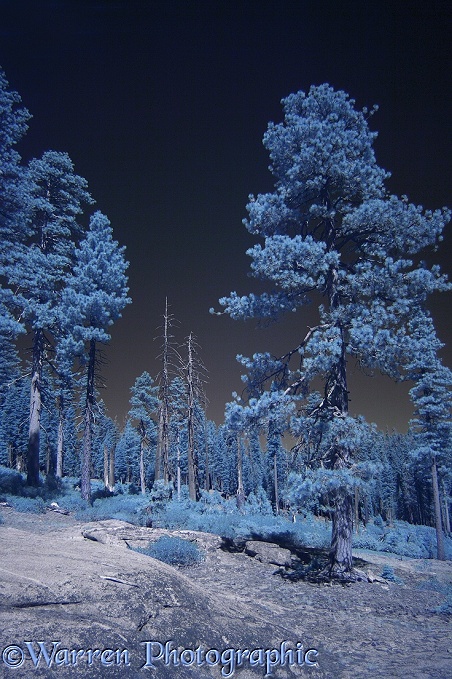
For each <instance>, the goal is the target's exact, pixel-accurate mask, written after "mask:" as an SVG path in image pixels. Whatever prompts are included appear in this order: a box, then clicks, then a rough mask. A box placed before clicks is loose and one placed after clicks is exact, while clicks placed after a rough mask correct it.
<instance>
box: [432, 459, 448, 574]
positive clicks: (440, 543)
mask: <svg viewBox="0 0 452 679" xmlns="http://www.w3.org/2000/svg"><path fill="white" fill-rule="evenodd" d="M432 485H433V503H434V505H435V527H436V551H437V555H436V558H437V559H439V560H440V561H445V559H446V554H445V551H444V534H443V527H442V524H441V504H440V500H439V486H438V470H437V467H436V457H435V455H433V456H432Z"/></svg>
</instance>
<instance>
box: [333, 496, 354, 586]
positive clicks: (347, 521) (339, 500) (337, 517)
mask: <svg viewBox="0 0 452 679" xmlns="http://www.w3.org/2000/svg"><path fill="white" fill-rule="evenodd" d="M352 529H353V504H352V499H351V497H350V495H348V494H345V493H338V494H337V496H336V501H335V512H334V514H333V530H332V536H331V550H330V564H329V573H330V576H333V577H339V578H343V577H347V575H348V574H350V572H351V571H352V570H353V557H352V549H351V545H352Z"/></svg>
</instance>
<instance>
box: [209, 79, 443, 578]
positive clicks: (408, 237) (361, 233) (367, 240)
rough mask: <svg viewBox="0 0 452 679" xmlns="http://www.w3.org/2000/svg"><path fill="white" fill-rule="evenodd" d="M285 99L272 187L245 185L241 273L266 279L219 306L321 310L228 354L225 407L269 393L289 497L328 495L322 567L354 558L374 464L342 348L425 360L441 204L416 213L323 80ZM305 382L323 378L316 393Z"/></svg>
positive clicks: (253, 406)
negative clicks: (265, 349) (294, 473)
mask: <svg viewBox="0 0 452 679" xmlns="http://www.w3.org/2000/svg"><path fill="white" fill-rule="evenodd" d="M282 103H283V107H284V121H283V122H282V123H279V124H273V123H271V124H270V125H269V126H268V130H267V133H266V134H265V136H264V145H265V147H266V148H267V149H268V151H269V154H270V159H271V165H270V170H271V172H272V174H273V176H274V179H275V188H274V191H273V192H272V193H267V194H259V195H257V196H251V197H250V201H249V203H248V205H247V210H248V219H247V220H245V226H246V228H247V229H248V231H249V232H250V233H252V234H253V235H256V236H258V237H260V238H261V239H262V243H259V244H257V245H255V246H254V247H252V248H250V249H249V250H248V252H247V254H248V255H249V256H250V257H251V260H252V261H251V272H252V274H253V275H254V276H255V277H257V278H259V279H262V280H266V281H268V282H269V284H270V286H271V289H270V291H265V292H263V293H262V294H260V295H256V294H255V293H253V292H251V293H249V294H248V295H239V294H237V293H236V292H232V293H231V294H230V296H229V297H223V298H222V299H220V304H221V306H222V307H223V308H224V311H223V313H227V314H229V315H230V316H231V317H232V318H234V319H239V318H242V319H248V318H251V317H257V318H270V319H274V318H277V317H278V316H280V315H281V314H282V313H285V312H286V311H296V310H297V309H299V308H300V307H303V306H304V305H306V304H307V303H308V302H309V301H312V300H315V301H316V303H317V304H318V320H317V322H316V324H315V325H314V326H313V327H307V328H306V330H305V331H304V332H303V331H301V333H300V337H299V338H297V340H296V341H295V343H294V345H293V346H292V347H291V348H289V350H288V352H287V353H286V354H285V355H283V356H280V357H279V358H276V357H273V356H270V354H266V353H260V354H255V355H254V356H253V357H252V359H246V358H243V357H242V356H239V357H238V359H239V361H240V362H241V363H242V365H244V366H245V367H246V369H247V372H248V374H247V375H246V377H244V378H243V379H244V381H245V384H246V388H247V392H248V396H249V399H250V400H249V403H248V405H247V406H245V407H244V408H243V409H242V412H241V413H239V411H238V409H237V406H236V405H231V406H230V412H229V415H230V419H232V417H231V416H232V415H234V416H235V417H236V419H237V418H238V416H239V415H240V419H241V420H243V419H247V420H252V419H253V417H254V419H255V420H256V419H259V418H262V416H263V414H264V413H266V414H267V421H268V422H271V421H272V419H273V416H274V411H275V410H276V408H277V406H276V402H277V401H278V400H279V402H280V405H281V408H280V410H281V412H282V413H283V417H284V411H285V418H286V424H285V428H286V429H287V428H288V427H289V426H290V428H291V433H292V434H293V435H294V436H296V437H297V438H299V449H300V450H303V451H304V461H305V464H306V469H307V471H306V473H304V472H303V473H302V474H301V475H298V477H293V479H292V489H291V494H292V496H293V498H292V499H295V500H296V502H301V503H303V502H304V501H306V500H307V499H308V498H309V496H311V497H312V496H313V495H317V497H318V496H319V494H320V495H322V494H323V495H324V496H325V498H326V499H325V500H324V504H325V506H326V505H329V508H330V509H331V510H334V521H333V534H332V545H333V550H332V561H331V564H330V566H331V568H332V569H334V568H335V567H336V565H338V566H339V568H338V570H339V572H343V571H344V570H350V568H351V527H352V500H351V491H353V490H354V489H356V490H361V491H362V492H366V489H365V488H364V486H363V482H364V480H365V481H366V482H368V481H369V475H370V472H371V469H370V467H368V468H367V469H363V462H364V461H363V460H361V461H360V462H359V463H357V462H355V459H356V457H357V453H358V451H359V449H360V446H359V444H360V438H362V433H361V430H362V429H363V426H362V423H361V422H359V421H356V422H353V420H352V418H351V417H350V416H349V414H348V403H349V392H348V386H347V355H351V356H353V357H355V358H356V359H358V360H359V362H360V364H361V365H364V366H368V367H370V368H372V369H374V368H377V369H379V370H380V371H382V372H384V373H386V374H387V375H389V376H391V377H393V378H396V379H407V378H411V379H412V378H413V367H414V364H415V363H416V360H417V358H416V357H420V360H421V361H422V360H428V356H424V355H423V347H424V346H425V343H426V342H428V341H430V340H431V336H430V335H429V336H427V335H428V333H427V331H426V325H427V323H425V324H424V325H422V324H419V323H418V321H417V319H419V318H421V317H422V318H424V319H427V320H429V319H430V316H429V314H428V312H427V311H426V309H425V302H426V299H427V297H428V295H430V294H431V293H433V292H436V291H444V290H449V289H450V287H451V286H450V285H449V284H448V283H447V281H446V278H445V277H444V276H443V275H442V274H441V272H440V270H439V267H437V266H432V267H427V266H426V265H425V264H424V263H423V262H422V260H421V259H420V255H421V253H422V252H423V250H425V248H432V247H435V246H436V245H437V244H438V242H439V241H440V240H441V239H442V232H443V229H444V227H445V225H446V224H447V223H448V221H449V220H450V211H449V210H448V209H446V208H443V209H442V210H436V211H434V212H432V211H428V210H427V211H425V210H423V208H421V207H419V206H415V205H412V204H410V203H409V201H408V199H407V198H406V197H405V196H404V197H402V198H398V197H396V196H391V195H389V193H388V191H387V189H386V187H385V180H386V179H387V177H388V176H389V175H388V173H387V172H385V171H384V170H383V169H381V168H380V167H379V166H378V165H377V162H376V158H375V154H374V151H373V142H374V139H375V137H376V133H375V132H371V131H370V129H369V125H368V118H369V111H368V110H367V109H363V110H362V111H359V110H357V109H356V108H355V102H354V100H353V99H350V97H349V96H348V95H347V94H346V93H345V92H342V91H335V90H334V89H333V88H332V87H330V86H329V85H327V84H324V85H320V86H313V87H311V89H310V91H309V92H308V93H307V94H306V93H304V92H297V93H295V94H291V95H290V96H289V97H287V98H286V99H284V100H283V102H282ZM372 112H373V111H372ZM301 327H302V325H301ZM418 367H419V366H418ZM314 380H316V384H317V382H319V381H321V382H322V383H323V393H322V394H321V395H319V398H315V399H314V398H312V397H310V396H309V391H310V389H312V385H313V382H314ZM295 407H296V408H297V412H296V414H295V412H294V408H295ZM247 408H248V409H249V412H246V410H247ZM233 409H235V411H236V412H233ZM245 414H246V418H244V416H245ZM278 419H283V418H278ZM289 420H290V424H289ZM242 426H243V425H242ZM279 431H280V432H281V433H282V431H283V429H281V428H279ZM375 470H376V467H375V466H374V471H375ZM364 477H365V478H364ZM297 483H298V484H299V490H298V491H297V489H296V486H297ZM386 486H387V484H386ZM297 492H298V498H297V497H295V496H296V495H297ZM339 544H341V548H340V549H338V545H339ZM339 553H340V554H341V555H342V556H341V559H342V562H341V563H336V561H335V560H336V558H337V556H338V554H339ZM345 555H346V556H345Z"/></svg>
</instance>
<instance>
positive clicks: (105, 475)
mask: <svg viewBox="0 0 452 679" xmlns="http://www.w3.org/2000/svg"><path fill="white" fill-rule="evenodd" d="M108 461H109V460H108V447H107V446H106V445H104V486H105V488H107V489H108Z"/></svg>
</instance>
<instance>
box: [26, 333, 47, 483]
mask: <svg viewBox="0 0 452 679" xmlns="http://www.w3.org/2000/svg"><path fill="white" fill-rule="evenodd" d="M43 353H44V335H43V331H42V330H36V331H35V334H34V340H33V363H32V376H31V389H30V426H29V430H28V456H27V483H28V485H30V486H38V485H39V447H40V435H41V410H42V395H41V384H42V362H43Z"/></svg>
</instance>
